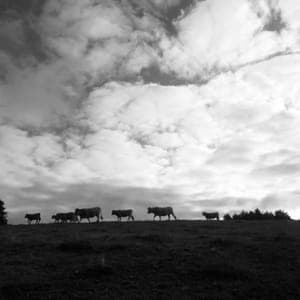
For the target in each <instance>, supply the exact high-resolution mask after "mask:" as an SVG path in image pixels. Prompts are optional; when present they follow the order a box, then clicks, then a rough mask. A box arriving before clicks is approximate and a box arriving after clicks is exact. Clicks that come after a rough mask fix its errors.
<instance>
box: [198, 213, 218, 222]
mask: <svg viewBox="0 0 300 300" xmlns="http://www.w3.org/2000/svg"><path fill="white" fill-rule="evenodd" d="M202 215H203V216H204V217H205V218H206V220H213V219H217V220H218V221H219V220H220V218H219V213H218V212H211V213H208V212H205V211H204V212H203V213H202Z"/></svg>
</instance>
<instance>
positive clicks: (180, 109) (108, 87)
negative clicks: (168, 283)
mask: <svg viewBox="0 0 300 300" xmlns="http://www.w3.org/2000/svg"><path fill="white" fill-rule="evenodd" d="M297 7H298V5H297V3H296V2H295V1H246V0H245V1H244V0H243V1H241V0H230V1H226V3H224V1H221V0H208V1H180V0H174V1H160V0H153V1H122V2H119V1H113V2H112V1H92V0H83V1H79V0H78V1H70V0H53V1H44V2H43V4H41V5H38V7H36V6H35V4H34V2H28V4H27V6H26V5H24V7H23V6H22V5H21V4H20V5H13V4H12V6H11V7H10V8H9V9H5V10H4V13H3V15H2V18H1V25H2V26H1V29H0V41H2V43H1V45H3V46H1V48H0V146H1V148H0V154H1V160H0V165H1V170H0V178H1V184H2V191H4V192H3V193H4V196H3V198H4V199H8V202H9V203H8V207H9V209H11V211H12V212H13V213H15V214H17V213H18V212H19V211H24V210H25V208H26V207H27V208H28V209H34V207H35V205H36V204H38V203H39V201H41V206H40V208H41V209H43V210H47V212H49V214H50V212H51V211H52V209H51V208H50V207H51V206H55V207H56V209H57V210H59V209H62V210H63V209H71V207H70V205H69V204H68V203H71V202H72V198H73V197H75V192H73V191H76V192H78V193H79V190H80V189H82V190H83V191H85V193H83V192H82V193H81V192H80V199H79V200H78V205H79V202H80V201H85V203H86V205H88V204H89V203H96V202H95V201H96V200H94V199H98V198H97V197H98V196H99V195H100V196H101V197H102V196H103V202H101V205H103V206H104V207H105V210H109V209H111V208H112V207H111V206H112V204H113V202H110V201H113V200H110V199H113V198H114V197H116V198H117V199H118V201H116V202H114V205H116V206H117V205H118V206H121V204H122V203H124V206H125V204H126V203H129V204H132V206H137V207H140V208H139V209H140V211H142V207H144V206H145V205H146V204H147V203H148V201H149V202H151V203H156V198H157V203H160V200H161V202H168V203H172V205H173V204H174V205H175V204H176V207H178V208H180V209H182V211H184V213H183V215H184V216H188V214H189V212H190V214H191V215H192V216H193V217H196V216H198V214H199V211H201V210H202V208H203V207H206V208H212V209H217V208H219V209H222V210H223V211H226V209H227V208H228V209H229V210H230V209H233V208H234V209H240V208H242V207H243V206H245V207H249V208H251V203H252V204H255V205H256V204H259V203H260V202H259V200H257V199H264V198H265V197H267V196H268V195H277V194H279V192H280V193H288V192H290V191H293V190H295V186H297V185H298V184H299V180H298V178H297V174H298V168H299V156H298V154H297V151H298V149H299V146H300V145H299V140H300V139H299V129H298V128H299V125H300V124H299V121H298V120H299V96H300V89H299V84H298V83H299V76H300V74H299V68H298V66H299V64H300V61H299V59H300V55H299V26H300V25H299V9H298V8H297ZM21 16H22V17H21ZM21 54H22V55H21ZM97 185H98V186H99V187H97ZM102 189H103V190H104V191H107V192H102ZM137 190H138V192H137ZM89 191H90V192H89ZM108 191H109V192H108ZM158 191H159V192H158ZM89 193H90V194H89ZM103 193H104V194H103ZM105 193H106V194H105ZM143 193H145V194H146V196H145V199H142V200H139V199H138V198H139V197H142V195H143ZM164 193H167V196H166V198H164V197H165V196H164V195H165V194H164ZM123 194H124V202H122V203H121V196H120V195H123ZM88 195H89V196H88ZM195 195H199V197H198V196H197V197H196V196H195ZM245 195H246V196H245ZM131 197H132V198H134V199H136V201H135V200H134V201H133V200H132V201H131V200H130V199H131ZM172 197H174V202H173V200H171V198H172ZM101 199H102V198H101ZM105 199H106V200H105ZM238 199H242V200H238ZM243 199H244V200H243ZM164 200H165V201H164ZM139 201H141V202H139ZM282 201H284V200H282ZM22 203H23V204H22ZM261 203H262V204H263V203H264V202H263V201H262V202H261ZM272 203H273V204H274V207H275V204H276V202H272V201H271V202H270V203H269V204H268V205H269V207H270V208H271V207H272V205H273V204H272ZM210 204H211V205H210ZM82 205H83V202H82ZM285 207H287V209H291V207H292V206H285ZM114 208H115V207H114Z"/></svg>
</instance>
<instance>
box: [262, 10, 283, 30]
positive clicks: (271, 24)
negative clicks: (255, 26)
mask: <svg viewBox="0 0 300 300" xmlns="http://www.w3.org/2000/svg"><path fill="white" fill-rule="evenodd" d="M286 26H287V24H286V23H285V22H284V20H283V19H282V14H281V11H280V9H275V8H273V7H271V9H270V15H269V17H268V18H267V22H266V23H265V25H264V27H263V30H265V31H275V32H277V33H278V34H279V33H280V32H281V31H282V30H283V29H285V28H286Z"/></svg>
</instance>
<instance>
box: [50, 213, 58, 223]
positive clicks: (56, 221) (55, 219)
mask: <svg viewBox="0 0 300 300" xmlns="http://www.w3.org/2000/svg"><path fill="white" fill-rule="evenodd" d="M51 219H53V220H54V223H58V222H59V221H60V216H59V214H56V215H53V216H51Z"/></svg>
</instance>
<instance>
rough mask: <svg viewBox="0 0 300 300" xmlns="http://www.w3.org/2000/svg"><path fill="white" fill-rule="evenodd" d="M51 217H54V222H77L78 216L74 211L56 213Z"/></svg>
mask: <svg viewBox="0 0 300 300" xmlns="http://www.w3.org/2000/svg"><path fill="white" fill-rule="evenodd" d="M51 218H52V219H54V223H59V222H61V223H67V222H68V221H69V222H70V223H74V222H78V216H77V215H76V214H75V213H74V212H68V213H57V214H56V215H53V216H52V217H51Z"/></svg>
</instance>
